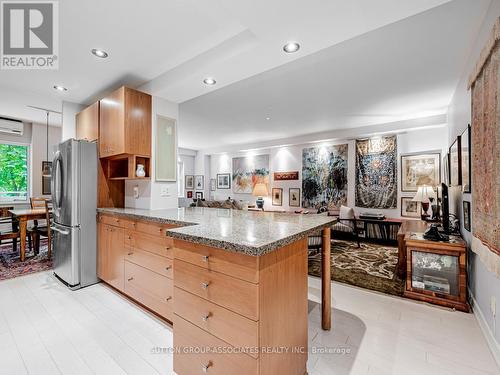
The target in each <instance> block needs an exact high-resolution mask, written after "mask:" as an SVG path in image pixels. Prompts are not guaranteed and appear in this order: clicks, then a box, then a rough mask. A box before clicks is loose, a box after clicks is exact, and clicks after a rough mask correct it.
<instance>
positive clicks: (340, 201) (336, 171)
mask: <svg viewBox="0 0 500 375" xmlns="http://www.w3.org/2000/svg"><path fill="white" fill-rule="evenodd" d="M347 148H348V146H347V144H343V145H335V146H326V147H312V148H305V149H303V150H302V207H304V208H312V207H313V208H320V207H323V206H327V207H328V208H330V209H331V208H339V207H340V206H341V205H345V204H347Z"/></svg>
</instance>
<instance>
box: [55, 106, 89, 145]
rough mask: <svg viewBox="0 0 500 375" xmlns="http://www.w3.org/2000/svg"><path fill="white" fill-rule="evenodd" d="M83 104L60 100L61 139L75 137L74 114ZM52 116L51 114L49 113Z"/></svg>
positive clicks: (82, 107)
mask: <svg viewBox="0 0 500 375" xmlns="http://www.w3.org/2000/svg"><path fill="white" fill-rule="evenodd" d="M84 108H85V106H84V105H82V104H78V103H72V102H62V113H63V114H62V135H61V140H64V141H65V140H66V139H70V138H76V117H75V116H76V114H77V113H78V112H80V111H81V110H82V109H84ZM51 116H52V114H51Z"/></svg>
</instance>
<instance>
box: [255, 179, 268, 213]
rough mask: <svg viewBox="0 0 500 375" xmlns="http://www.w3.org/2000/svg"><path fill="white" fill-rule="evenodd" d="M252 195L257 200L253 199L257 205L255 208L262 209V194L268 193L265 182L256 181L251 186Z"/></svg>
mask: <svg viewBox="0 0 500 375" xmlns="http://www.w3.org/2000/svg"><path fill="white" fill-rule="evenodd" d="M252 195H253V196H255V197H257V200H256V201H255V204H256V205H257V208H260V209H262V210H263V209H264V198H263V197H264V196H267V195H269V192H268V190H267V184H265V183H263V182H258V183H256V184H255V186H254V187H253V192H252Z"/></svg>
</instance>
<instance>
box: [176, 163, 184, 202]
mask: <svg viewBox="0 0 500 375" xmlns="http://www.w3.org/2000/svg"><path fill="white" fill-rule="evenodd" d="M177 196H178V197H179V198H184V162H183V161H181V160H179V161H178V162H177Z"/></svg>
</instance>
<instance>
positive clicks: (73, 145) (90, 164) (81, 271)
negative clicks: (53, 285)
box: [51, 139, 98, 289]
mask: <svg viewBox="0 0 500 375" xmlns="http://www.w3.org/2000/svg"><path fill="white" fill-rule="evenodd" d="M97 162H98V160H97V145H96V144H95V143H93V142H87V141H77V140H74V139H70V140H67V141H65V142H63V143H61V144H59V146H58V147H57V151H56V153H55V155H54V160H53V162H52V182H51V188H52V206H53V221H52V223H51V228H52V231H53V239H52V243H53V254H54V274H55V275H56V276H57V277H58V278H59V279H60V280H61V281H62V282H63V283H65V284H66V285H67V286H69V287H70V288H72V289H78V288H83V287H85V286H88V285H91V284H95V283H96V282H97V281H98V279H97V274H96V269H97V266H96V257H97V250H96V248H97V244H96V205H97Z"/></svg>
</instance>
